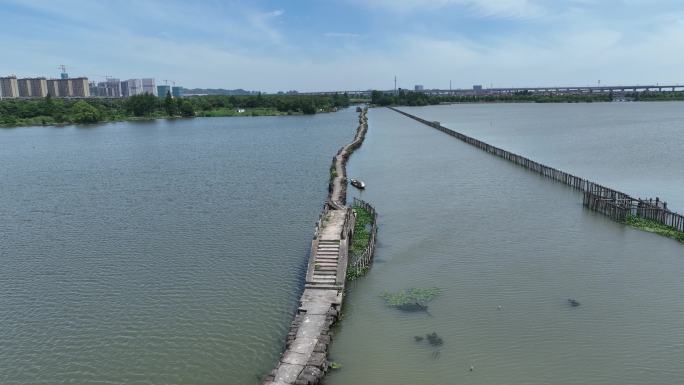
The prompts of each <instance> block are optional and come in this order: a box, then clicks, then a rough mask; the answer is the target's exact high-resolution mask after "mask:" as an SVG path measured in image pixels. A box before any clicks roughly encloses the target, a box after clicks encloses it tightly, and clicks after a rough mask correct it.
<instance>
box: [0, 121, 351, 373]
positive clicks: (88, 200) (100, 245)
mask: <svg viewBox="0 0 684 385" xmlns="http://www.w3.org/2000/svg"><path fill="white" fill-rule="evenodd" d="M356 121H357V114H356V112H354V111H353V109H348V110H345V111H341V112H338V113H335V114H321V115H316V116H312V117H278V118H269V117H262V118H203V119H194V120H176V121H154V122H138V123H116V124H106V125H98V126H90V127H85V126H79V127H73V126H70V127H63V128H55V127H47V128H43V127H33V128H17V129H4V130H0V164H2V167H1V168H0V181H1V182H2V188H0V218H2V220H1V221H0V264H1V265H2V268H1V269H0V383H1V384H3V385H8V384H17V385H25V384H126V385H131V384H212V385H215V384H239V385H242V384H254V383H257V382H258V381H257V376H262V375H264V374H265V373H267V372H268V371H269V370H270V369H271V368H272V366H273V364H274V363H275V360H276V358H277V357H278V355H279V354H280V352H281V349H282V344H283V342H284V337H285V334H286V333H287V329H288V327H289V325H290V322H291V321H292V315H293V312H294V310H295V309H296V306H297V300H298V298H299V295H300V293H301V290H302V286H303V276H304V274H305V268H306V261H307V259H306V258H307V252H308V248H309V242H310V239H311V236H312V234H313V226H314V222H315V220H316V218H317V216H318V214H319V212H320V209H321V206H322V204H323V202H324V200H325V196H326V194H327V181H328V172H329V171H328V168H329V164H330V160H331V159H332V156H333V155H334V153H335V152H336V150H337V149H338V148H339V147H340V146H342V145H343V144H344V143H346V142H348V141H349V140H350V139H351V138H353V135H354V130H355V128H356Z"/></svg>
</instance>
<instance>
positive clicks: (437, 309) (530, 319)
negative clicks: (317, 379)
mask: <svg viewBox="0 0 684 385" xmlns="http://www.w3.org/2000/svg"><path fill="white" fill-rule="evenodd" d="M682 106H684V104H661V103H650V104H624V105H618V104H595V105H587V104H582V105H471V106H447V107H429V108H416V109H407V110H408V111H410V112H413V113H418V114H419V115H421V116H422V117H424V118H428V119H430V120H440V121H442V122H443V123H445V124H446V125H447V126H449V127H452V128H455V129H458V130H461V131H462V132H465V133H468V134H471V135H474V136H476V137H478V138H480V139H485V140H492V142H494V143H495V144H497V145H500V146H502V147H504V148H506V149H509V150H514V151H515V150H518V151H521V152H523V153H525V155H528V156H532V157H533V158H534V159H536V160H540V161H542V162H545V163H547V164H549V165H554V166H557V167H559V168H561V169H564V170H566V171H573V172H577V174H579V175H583V176H587V177H594V178H595V179H596V180H597V181H599V182H602V183H605V184H607V185H608V186H615V187H618V188H625V189H626V190H627V191H630V192H634V194H638V193H639V192H642V193H643V194H646V193H650V195H655V193H656V192H657V193H660V192H662V195H663V196H665V197H667V198H668V199H670V200H671V201H672V202H674V201H677V203H678V206H679V207H682V208H684V200H682V193H681V192H682V191H684V178H683V177H682V174H681V172H682V169H681V168H679V169H676V167H674V166H673V165H675V164H679V165H681V164H684V162H683V161H684V158H683V153H682V151H681V149H682V148H684V147H683V146H682V145H681V140H682V137H683V136H684V135H682V129H681V126H682V123H683V122H684V108H682ZM630 108H634V109H636V110H637V111H640V113H636V112H633V111H632V110H630ZM604 109H607V110H608V111H606V110H604ZM622 113H624V114H627V115H626V116H620V117H619V119H615V120H612V119H609V118H607V116H613V117H618V115H620V114H622ZM559 114H560V115H559ZM630 117H632V118H633V119H634V120H631V119H632V118H630ZM369 121H370V130H369V132H368V136H367V138H366V142H365V143H364V145H363V146H362V147H361V149H359V150H358V152H356V153H355V154H354V155H353V157H352V158H351V163H350V166H349V171H350V175H351V176H353V177H359V178H361V179H362V180H364V181H365V182H366V184H367V189H366V191H365V192H362V193H359V192H358V191H354V194H357V195H359V196H361V197H362V198H363V199H365V200H368V201H369V202H372V203H373V204H374V205H375V206H376V208H377V209H378V211H379V213H380V218H379V223H380V230H379V243H378V249H377V254H376V261H375V264H374V265H373V267H372V269H371V270H370V272H369V273H368V275H367V276H366V277H364V278H362V279H359V280H358V281H356V282H355V283H353V284H351V285H350V286H349V293H348V295H347V297H346V299H345V301H346V302H345V307H344V309H343V311H344V318H343V321H342V322H341V323H340V325H339V327H338V328H337V334H336V336H335V342H334V344H333V345H332V351H331V358H332V359H333V360H334V361H336V362H339V363H340V364H341V365H342V369H340V370H338V371H336V372H334V373H333V374H331V375H330V376H329V377H328V378H327V380H326V384H327V385H355V384H374V385H385V384H387V385H390V384H391V385H415V384H425V385H442V384H443V385H447V384H466V385H467V384H473V385H476V384H477V385H480V384H482V385H485V384H486V385H492V384H507V385H508V384H520V385H523V384H524V385H535V384H539V385H542V384H543V385H548V384H557V385H570V384H573V385H575V384H576V385H580V384H582V385H584V384H595V385H604V384H605V385H609V384H610V385H614V384H628V385H629V384H633V385H643V384H659V385H676V384H681V383H682V380H683V379H684V299H683V297H682V293H684V280H683V279H682V277H683V276H684V245H682V244H681V243H678V242H676V241H673V240H670V239H667V238H663V237H660V236H657V235H654V234H650V233H646V232H641V231H638V230H635V229H632V228H630V227H627V226H624V225H621V224H619V223H615V222H612V221H610V220H608V219H607V218H606V217H603V216H601V215H598V214H596V213H593V212H590V211H588V210H585V209H584V208H583V207H582V197H581V194H580V193H578V192H577V191H573V190H571V189H569V188H568V187H567V186H564V185H561V184H560V183H554V182H552V181H550V180H548V179H545V178H543V177H540V176H539V175H536V174H533V173H531V172H528V171H525V170H524V169H522V168H520V167H517V166H514V165H513V164H511V163H508V162H506V161H504V160H502V159H499V158H495V157H493V156H491V155H489V154H487V153H485V152H482V151H480V150H478V149H475V148H474V147H471V146H468V145H466V144H464V143H462V142H460V141H458V140H456V139H454V138H451V137H449V136H447V135H445V134H443V133H440V132H439V131H437V130H435V129H432V128H429V127H427V126H424V125H421V124H419V123H418V122H415V121H414V120H411V119H408V118H406V117H403V116H401V115H399V114H398V113H396V112H393V111H390V110H387V109H373V110H371V112H370V115H369ZM592 121H595V122H600V124H599V123H596V125H593V126H592V125H591V124H590V123H591V122H592ZM611 121H612V123H611V124H609V123H610V122H611ZM490 122H492V124H491V126H490ZM654 122H655V123H654ZM506 123H511V124H510V127H512V128H511V131H508V128H507V126H506ZM490 127H491V128H490ZM542 127H548V129H549V132H542V131H543V130H542V129H541V128H542ZM653 127H656V128H659V129H660V130H656V129H655V128H653ZM570 129H577V130H578V131H576V132H573V133H570V132H566V130H570ZM635 137H638V138H641V139H640V140H639V141H638V142H635V141H634V140H635ZM649 137H653V138H655V139H653V138H649ZM596 138H604V139H606V138H611V140H607V139H606V140H601V141H599V142H598V143H596V142H594V140H595V139H596ZM566 140H568V141H570V143H566V142H565V141H566ZM573 143H574V144H575V145H572V144H573ZM673 143H674V144H673ZM677 143H680V144H677ZM670 146H674V147H670ZM664 148H667V149H668V150H667V151H664V150H663V149H664ZM623 149H624V150H626V151H628V152H629V154H627V155H620V154H621V153H622V150H623ZM523 150H524V151H523ZM673 153H674V154H673ZM616 158H617V160H616ZM662 159H668V162H671V163H668V164H669V166H670V167H664V165H663V164H662ZM618 160H619V161H618ZM613 162H615V163H613ZM612 171H614V173H612ZM631 171H633V172H636V173H638V174H639V175H638V177H635V176H634V175H633V172H631ZM592 172H593V174H592ZM602 176H610V179H608V178H605V179H608V180H604V178H603V177H602ZM656 182H658V184H657V185H656V186H653V185H652V184H654V183H656ZM675 198H677V199H675ZM410 287H439V288H440V289H441V291H442V294H441V295H440V296H439V297H437V298H436V299H435V300H434V301H432V302H431V303H430V305H429V311H430V314H429V315H428V314H425V313H405V312H401V311H399V310H395V309H392V308H389V307H387V306H386V305H385V304H384V302H383V300H382V299H381V298H380V294H381V293H383V292H385V291H397V290H400V289H405V288H410ZM568 298H576V299H577V300H579V301H580V302H581V306H579V307H571V306H570V305H569V304H568V302H567V299H568ZM499 306H501V308H500V309H499ZM432 332H436V333H438V334H439V335H440V336H441V337H442V338H443V340H444V345H443V346H441V347H440V348H438V349H435V348H432V347H430V346H428V344H427V343H426V342H416V341H415V340H414V336H421V335H423V336H424V335H425V334H427V333H432ZM435 351H439V353H438V354H437V353H435ZM471 366H473V367H474V370H473V371H470V370H469V368H470V367H471Z"/></svg>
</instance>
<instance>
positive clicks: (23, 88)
mask: <svg viewBox="0 0 684 385" xmlns="http://www.w3.org/2000/svg"><path fill="white" fill-rule="evenodd" d="M17 88H19V97H20V98H30V97H31V80H30V79H18V80H17Z"/></svg>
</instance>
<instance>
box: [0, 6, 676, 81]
mask: <svg viewBox="0 0 684 385" xmlns="http://www.w3.org/2000/svg"><path fill="white" fill-rule="evenodd" d="M0 17H1V18H2V20H3V23H4V26H3V32H2V33H1V34H0V45H1V46H2V48H3V49H2V52H3V57H2V58H0V74H3V75H5V74H16V75H18V76H36V75H42V76H54V77H56V76H58V74H59V70H58V69H57V66H58V65H59V64H66V65H67V66H69V73H70V74H71V75H72V76H76V75H85V76H88V77H90V78H91V79H92V80H99V79H102V77H101V76H103V75H110V76H114V77H118V78H121V79H128V78H139V77H154V78H156V79H158V82H159V80H161V79H170V80H174V81H176V82H177V84H180V85H183V86H185V87H189V88H192V87H213V88H219V87H221V88H245V89H252V90H262V91H269V92H271V91H279V90H283V91H287V90H291V89H297V90H300V91H306V90H332V89H334V90H342V89H350V90H351V89H369V88H377V89H390V88H392V87H393V78H394V76H395V75H396V76H397V77H398V85H399V86H400V87H405V88H412V87H413V85H414V84H423V85H425V87H427V88H448V87H449V81H452V83H453V86H454V88H457V87H471V86H472V85H473V84H483V85H485V86H489V85H494V86H495V87H497V86H501V87H504V86H535V85H539V86H547V85H589V84H596V82H597V81H598V80H601V82H602V83H603V84H618V83H636V84H645V83H660V84H664V83H673V82H678V83H684V1H681V0H422V1H419V0H365V1H364V0H312V1H309V0H301V1H265V0H252V1H219V0H204V1H202V0H198V1H184V0H166V1H156V0H137V1H134V0H110V1H104V0H103V1H93V0H90V1H83V0H63V1H61V0H0Z"/></svg>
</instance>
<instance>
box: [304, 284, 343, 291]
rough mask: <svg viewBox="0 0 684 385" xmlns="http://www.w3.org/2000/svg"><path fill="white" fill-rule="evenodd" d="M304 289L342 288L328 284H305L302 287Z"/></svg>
mask: <svg viewBox="0 0 684 385" xmlns="http://www.w3.org/2000/svg"><path fill="white" fill-rule="evenodd" d="M304 288H305V289H318V290H339V289H341V288H342V287H341V286H339V285H331V284H328V283H307V284H306V285H304Z"/></svg>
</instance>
